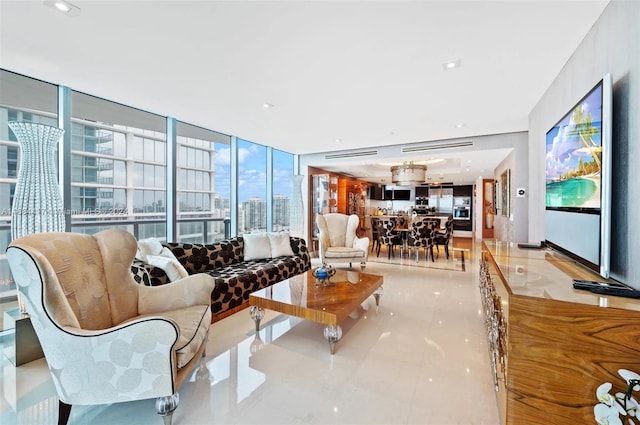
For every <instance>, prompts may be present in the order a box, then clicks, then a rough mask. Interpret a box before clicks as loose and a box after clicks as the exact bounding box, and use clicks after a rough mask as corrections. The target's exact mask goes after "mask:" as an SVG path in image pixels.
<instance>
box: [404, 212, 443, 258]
mask: <svg viewBox="0 0 640 425" xmlns="http://www.w3.org/2000/svg"><path fill="white" fill-rule="evenodd" d="M435 227H436V222H434V221H433V220H429V219H426V218H415V219H414V220H413V221H412V222H411V232H410V233H409V237H408V240H407V245H409V247H411V248H413V249H414V251H415V254H416V262H418V261H419V258H420V257H419V255H420V248H421V247H422V248H424V257H425V260H428V259H429V254H431V261H435V259H434V257H433V245H434V234H435Z"/></svg>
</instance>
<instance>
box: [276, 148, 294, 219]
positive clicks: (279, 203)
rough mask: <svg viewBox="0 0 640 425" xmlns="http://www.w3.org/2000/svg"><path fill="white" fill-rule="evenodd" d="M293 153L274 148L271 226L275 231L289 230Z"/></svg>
mask: <svg viewBox="0 0 640 425" xmlns="http://www.w3.org/2000/svg"><path fill="white" fill-rule="evenodd" d="M292 175H293V155H292V154H290V153H288V152H283V151H280V150H277V149H273V171H272V176H273V183H272V184H273V200H272V204H271V205H272V219H271V228H272V230H273V231H276V232H278V231H281V230H289V227H290V224H291V223H290V217H291V213H290V211H291V197H292V196H291V195H292V189H293V186H292V182H291V176H292Z"/></svg>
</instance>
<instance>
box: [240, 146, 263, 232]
mask: <svg viewBox="0 0 640 425" xmlns="http://www.w3.org/2000/svg"><path fill="white" fill-rule="evenodd" d="M266 230H267V148H266V147H265V146H262V145H259V144H257V143H252V142H249V141H246V140H242V139H238V234H239V235H241V234H243V233H251V232H259V231H262V232H264V231H266Z"/></svg>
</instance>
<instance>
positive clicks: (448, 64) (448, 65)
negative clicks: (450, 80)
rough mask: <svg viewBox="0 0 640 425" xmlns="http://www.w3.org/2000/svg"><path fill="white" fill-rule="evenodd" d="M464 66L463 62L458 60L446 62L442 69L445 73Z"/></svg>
mask: <svg viewBox="0 0 640 425" xmlns="http://www.w3.org/2000/svg"><path fill="white" fill-rule="evenodd" d="M461 66H462V60H461V59H456V60H454V61H449V62H445V63H443V64H442V69H443V70H445V71H449V70H451V69H454V68H460V67H461Z"/></svg>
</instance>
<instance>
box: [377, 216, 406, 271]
mask: <svg viewBox="0 0 640 425" xmlns="http://www.w3.org/2000/svg"><path fill="white" fill-rule="evenodd" d="M395 227H396V221H395V219H394V218H393V217H390V218H386V219H381V220H380V244H381V245H386V246H387V258H388V259H389V260H390V259H391V257H392V256H395V254H394V247H395V246H396V245H400V244H402V236H401V235H400V233H398V232H397V231H396V230H394V229H395ZM379 256H380V246H378V257H379Z"/></svg>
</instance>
